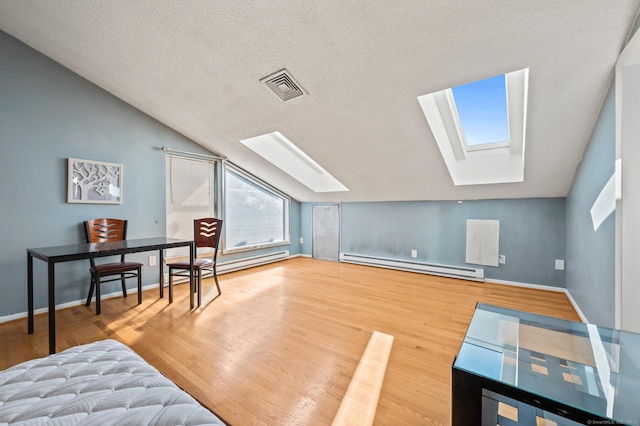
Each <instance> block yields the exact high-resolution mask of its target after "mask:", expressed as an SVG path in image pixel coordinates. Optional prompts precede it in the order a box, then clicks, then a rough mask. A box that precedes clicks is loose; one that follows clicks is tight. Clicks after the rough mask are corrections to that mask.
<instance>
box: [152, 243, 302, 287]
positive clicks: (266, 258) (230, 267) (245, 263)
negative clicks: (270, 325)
mask: <svg viewBox="0 0 640 426" xmlns="http://www.w3.org/2000/svg"><path fill="white" fill-rule="evenodd" d="M288 258H289V250H283V251H278V252H275V253H267V254H261V255H258V256H251V257H243V258H241V259H234V260H228V261H226V262H220V261H218V266H217V268H216V272H217V273H218V275H221V274H224V273H226V272H234V271H239V270H241V269H247V268H252V267H254V266H260V265H266V264H267V263H272V262H278V261H280V260H286V259H288ZM212 276H213V274H212V273H211V272H205V273H204V274H202V278H208V277H212ZM186 281H187V279H186V278H175V279H174V281H173V282H174V283H176V284H178V283H182V282H186ZM164 282H165V285H168V284H166V283H168V282H169V276H168V275H167V274H166V273H165V280H164Z"/></svg>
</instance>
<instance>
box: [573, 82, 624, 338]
mask: <svg viewBox="0 0 640 426" xmlns="http://www.w3.org/2000/svg"><path fill="white" fill-rule="evenodd" d="M614 87H615V84H612V86H611V89H610V90H609V93H608V94H607V97H606V99H605V102H604V105H603V107H602V110H601V112H600V116H599V117H598V120H597V122H596V125H595V127H594V130H593V133H592V135H591V139H590V140H589V145H588V146H587V149H586V151H585V153H584V156H583V159H582V162H581V163H580V167H579V168H578V172H577V173H576V177H575V178H574V181H573V185H572V187H571V190H570V192H569V195H568V197H567V263H566V266H567V289H568V290H569V292H570V293H571V295H572V297H573V298H574V299H575V301H576V303H577V304H578V306H579V307H580V310H581V311H582V313H583V314H584V315H585V316H586V317H587V319H588V320H589V322H592V323H595V324H599V325H602V326H605V327H613V326H614V325H615V214H612V215H611V216H609V218H607V220H606V221H605V222H604V223H603V224H602V225H601V226H600V228H598V230H597V231H594V230H593V224H592V222H591V214H590V209H591V206H593V203H594V201H595V200H596V198H597V197H598V195H599V194H600V191H601V190H602V188H603V187H604V185H605V184H606V183H607V181H608V180H609V178H610V177H611V175H612V174H613V173H614V170H615V151H616V134H615V93H614Z"/></svg>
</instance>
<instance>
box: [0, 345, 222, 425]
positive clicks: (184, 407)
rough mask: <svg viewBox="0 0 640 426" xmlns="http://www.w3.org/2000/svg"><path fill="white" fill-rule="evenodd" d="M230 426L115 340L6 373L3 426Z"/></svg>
mask: <svg viewBox="0 0 640 426" xmlns="http://www.w3.org/2000/svg"><path fill="white" fill-rule="evenodd" d="M7 424H12V425H13V424H15V425H25V426H26V425H40V424H47V425H125V424H126V425H224V423H223V422H222V421H221V420H220V419H219V418H218V417H216V416H215V415H214V414H213V413H211V412H210V411H209V410H207V409H206V408H204V407H203V406H202V405H201V404H200V403H199V402H198V401H196V400H195V399H194V398H193V397H191V396H190V395H189V394H187V393H186V392H184V391H183V390H181V389H180V388H178V386H176V385H175V384H174V383H173V382H172V381H170V380H169V379H167V378H166V377H165V376H163V375H162V374H161V373H160V372H159V371H158V370H156V369H155V368H153V367H152V366H151V365H149V364H147V363H146V362H145V361H144V360H143V359H142V358H140V357H139V356H138V355H137V354H135V353H134V352H133V351H132V350H131V349H129V348H128V347H126V346H125V345H123V344H122V343H119V342H116V341H115V340H103V341H99V342H95V343H90V344H88V345H82V346H76V347H73V348H70V349H67V350H66V351H64V352H60V353H59V354H55V355H50V356H48V357H46V358H40V359H35V360H32V361H27V362H23V363H21V364H18V365H16V366H13V367H11V368H9V369H7V370H4V371H0V425H7Z"/></svg>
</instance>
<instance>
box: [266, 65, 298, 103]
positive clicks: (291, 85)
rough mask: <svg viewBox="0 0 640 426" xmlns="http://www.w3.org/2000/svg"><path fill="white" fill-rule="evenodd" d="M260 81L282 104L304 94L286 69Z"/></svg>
mask: <svg viewBox="0 0 640 426" xmlns="http://www.w3.org/2000/svg"><path fill="white" fill-rule="evenodd" d="M260 81H261V82H263V83H264V84H266V85H267V86H269V88H270V89H271V90H273V93H275V94H276V95H278V97H279V98H280V99H281V100H282V101H283V102H286V101H288V100H291V99H293V98H297V97H299V96H302V95H305V94H306V92H305V91H304V89H303V88H302V86H300V84H298V82H296V81H295V79H294V78H293V76H291V74H289V72H288V71H287V70H286V69H282V70H280V71H278V72H275V73H273V74H271V75H268V76H266V77H265V78H263V79H262V80H260Z"/></svg>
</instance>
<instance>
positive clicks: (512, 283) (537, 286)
mask: <svg viewBox="0 0 640 426" xmlns="http://www.w3.org/2000/svg"><path fill="white" fill-rule="evenodd" d="M484 281H485V282H487V283H492V284H501V285H510V286H513V287H524V288H532V289H536V290H546V291H555V292H556V293H564V294H565V295H566V296H567V298H569V302H571V305H572V306H573V309H575V310H576V312H577V313H578V316H579V317H580V319H581V320H582V322H584V323H588V322H589V321H588V320H587V317H586V316H585V315H584V314H583V313H582V310H581V309H580V306H578V303H577V302H576V301H575V299H574V298H573V296H572V295H571V292H570V291H569V290H568V289H566V288H564V287H554V286H551V285H543V284H528V283H519V282H515V281H504V280H493V279H485V280H484Z"/></svg>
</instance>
